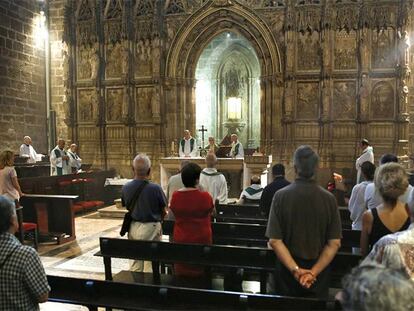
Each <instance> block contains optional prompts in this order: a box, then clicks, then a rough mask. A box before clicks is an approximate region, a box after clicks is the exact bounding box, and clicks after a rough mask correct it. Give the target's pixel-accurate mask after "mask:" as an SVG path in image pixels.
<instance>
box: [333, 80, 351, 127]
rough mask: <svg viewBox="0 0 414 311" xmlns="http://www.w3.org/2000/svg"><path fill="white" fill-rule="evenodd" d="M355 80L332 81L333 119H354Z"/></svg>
mask: <svg viewBox="0 0 414 311" xmlns="http://www.w3.org/2000/svg"><path fill="white" fill-rule="evenodd" d="M355 103H356V82H354V81H341V82H334V96H333V117H334V119H354V118H355V115H356V107H355Z"/></svg>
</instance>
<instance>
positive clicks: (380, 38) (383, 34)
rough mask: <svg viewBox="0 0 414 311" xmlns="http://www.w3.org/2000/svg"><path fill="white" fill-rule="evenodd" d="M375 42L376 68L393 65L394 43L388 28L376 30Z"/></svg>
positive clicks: (374, 58)
mask: <svg viewBox="0 0 414 311" xmlns="http://www.w3.org/2000/svg"><path fill="white" fill-rule="evenodd" d="M373 36H374V38H375V39H374V42H373V48H372V51H373V65H374V66H375V67H376V68H387V67H391V66H392V58H393V57H392V56H393V53H390V51H392V43H391V38H390V37H389V33H388V31H386V30H380V31H379V32H378V33H376V32H374V33H373Z"/></svg>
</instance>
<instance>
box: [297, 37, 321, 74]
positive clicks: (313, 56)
mask: <svg viewBox="0 0 414 311" xmlns="http://www.w3.org/2000/svg"><path fill="white" fill-rule="evenodd" d="M297 54H298V57H297V64H298V70H320V66H321V61H320V45H319V34H318V33H317V32H312V33H305V34H298V40H297Z"/></svg>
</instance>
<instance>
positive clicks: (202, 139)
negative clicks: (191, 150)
mask: <svg viewBox="0 0 414 311" xmlns="http://www.w3.org/2000/svg"><path fill="white" fill-rule="evenodd" d="M198 131H199V132H201V147H200V156H201V152H202V153H203V155H204V154H205V152H204V151H205V150H204V146H205V144H204V132H207V129H206V128H205V127H204V125H202V126H201V128H200V129H198Z"/></svg>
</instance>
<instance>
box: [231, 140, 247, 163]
mask: <svg viewBox="0 0 414 311" xmlns="http://www.w3.org/2000/svg"><path fill="white" fill-rule="evenodd" d="M230 138H231V150H230V156H231V157H232V158H236V159H243V158H244V150H243V145H242V143H241V142H239V137H238V136H237V135H236V134H232V135H231V137H230Z"/></svg>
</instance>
